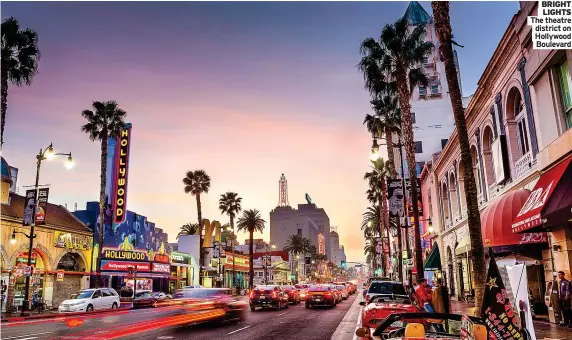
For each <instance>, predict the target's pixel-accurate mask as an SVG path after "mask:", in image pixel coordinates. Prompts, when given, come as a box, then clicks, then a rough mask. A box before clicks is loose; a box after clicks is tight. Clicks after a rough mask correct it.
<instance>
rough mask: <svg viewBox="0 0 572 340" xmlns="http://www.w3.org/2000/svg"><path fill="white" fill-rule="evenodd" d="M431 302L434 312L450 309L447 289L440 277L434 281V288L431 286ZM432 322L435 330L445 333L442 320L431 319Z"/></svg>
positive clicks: (443, 311)
mask: <svg viewBox="0 0 572 340" xmlns="http://www.w3.org/2000/svg"><path fill="white" fill-rule="evenodd" d="M431 303H432V305H433V309H434V310H435V312H436V313H449V311H450V310H451V306H450V304H451V301H450V300H449V291H448V290H447V287H445V286H444V285H443V280H442V279H441V278H438V279H437V280H436V281H435V288H433V292H432V294H431ZM432 323H433V327H434V328H435V330H436V331H437V332H440V333H445V327H443V323H444V321H443V320H433V321H432Z"/></svg>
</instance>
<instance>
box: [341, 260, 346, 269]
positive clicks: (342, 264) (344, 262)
mask: <svg viewBox="0 0 572 340" xmlns="http://www.w3.org/2000/svg"><path fill="white" fill-rule="evenodd" d="M340 267H342V268H343V269H346V261H342V263H341V266H340Z"/></svg>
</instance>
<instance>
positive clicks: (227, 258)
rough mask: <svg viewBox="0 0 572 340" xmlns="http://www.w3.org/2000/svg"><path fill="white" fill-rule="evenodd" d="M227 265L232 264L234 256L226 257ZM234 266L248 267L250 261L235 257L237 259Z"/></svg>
mask: <svg viewBox="0 0 572 340" xmlns="http://www.w3.org/2000/svg"><path fill="white" fill-rule="evenodd" d="M226 263H227V264H232V255H228V256H227V257H226ZM234 264H238V265H243V266H247V265H248V264H249V261H248V259H247V258H242V257H235V258H234Z"/></svg>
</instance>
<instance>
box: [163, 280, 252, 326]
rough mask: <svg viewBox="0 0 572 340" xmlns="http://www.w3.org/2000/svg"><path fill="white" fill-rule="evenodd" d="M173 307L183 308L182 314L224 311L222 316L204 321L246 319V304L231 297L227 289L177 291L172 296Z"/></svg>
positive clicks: (181, 309)
mask: <svg viewBox="0 0 572 340" xmlns="http://www.w3.org/2000/svg"><path fill="white" fill-rule="evenodd" d="M171 302H172V304H174V305H180V306H183V308H180V309H178V310H180V311H181V312H182V313H187V312H188V311H193V312H200V311H207V310H213V309H219V310H220V309H222V310H224V315H223V316H221V317H219V318H217V319H214V320H211V319H209V320H205V322H206V321H217V322H229V321H243V320H245V319H246V309H247V308H248V304H247V303H246V302H245V301H241V300H240V299H238V298H235V297H233V296H232V292H231V290H230V289H229V288H191V289H188V288H187V289H179V290H177V291H176V292H175V294H173V300H172V301H171Z"/></svg>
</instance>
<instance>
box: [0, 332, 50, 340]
mask: <svg viewBox="0 0 572 340" xmlns="http://www.w3.org/2000/svg"><path fill="white" fill-rule="evenodd" d="M49 333H52V332H42V333H33V334H26V335H18V336H11V337H8V338H2V340H10V339H17V338H21V337H23V336H32V335H42V334H49ZM19 340H21V339H19Z"/></svg>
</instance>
